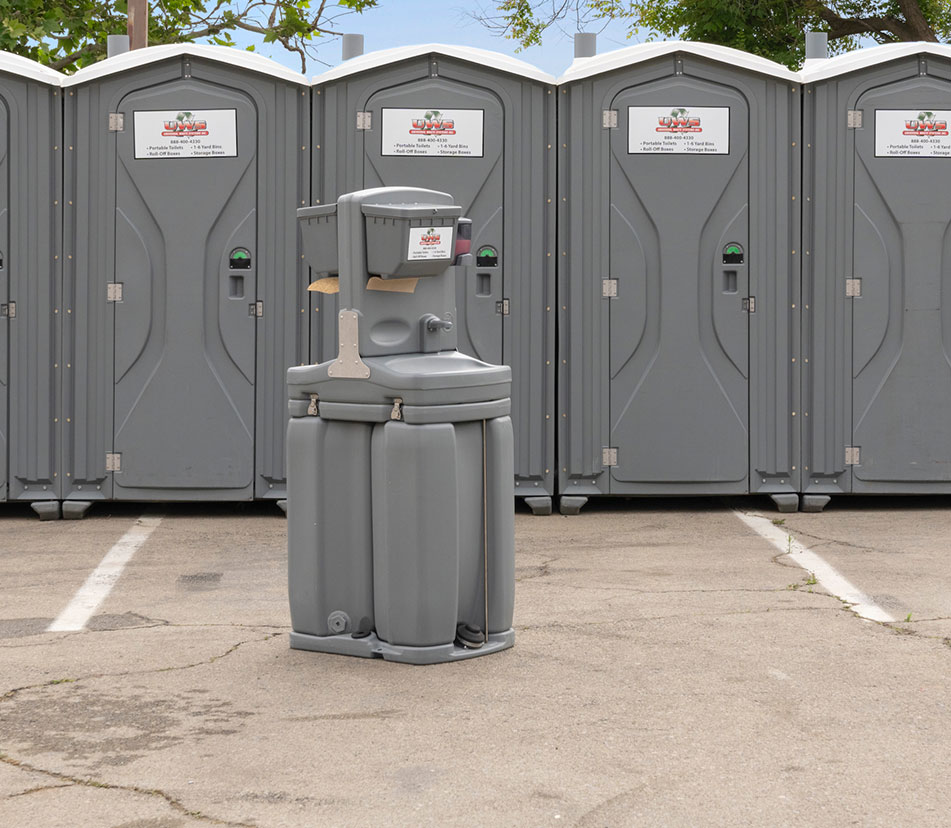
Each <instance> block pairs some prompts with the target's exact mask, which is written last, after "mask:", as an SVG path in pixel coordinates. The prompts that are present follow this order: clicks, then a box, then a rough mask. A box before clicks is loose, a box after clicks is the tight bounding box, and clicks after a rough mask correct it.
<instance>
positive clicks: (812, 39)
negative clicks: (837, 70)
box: [806, 32, 829, 60]
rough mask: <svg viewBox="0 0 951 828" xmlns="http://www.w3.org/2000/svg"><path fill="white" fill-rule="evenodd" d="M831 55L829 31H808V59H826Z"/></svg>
mask: <svg viewBox="0 0 951 828" xmlns="http://www.w3.org/2000/svg"><path fill="white" fill-rule="evenodd" d="M827 57H829V33H828V32H806V60H825V59H826V58H827Z"/></svg>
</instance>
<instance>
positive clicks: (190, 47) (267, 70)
mask: <svg viewBox="0 0 951 828" xmlns="http://www.w3.org/2000/svg"><path fill="white" fill-rule="evenodd" d="M180 55H191V56H192V57H197V58H202V59H203V60H214V61H217V62H219V63H226V64H228V65H229V66H237V67H239V68H240V69H247V70H248V71H250V72H257V73H259V74H261V75H271V76H272V77H275V78H280V79H281V80H285V81H289V82H290V83H299V84H301V85H302V86H308V85H309V84H308V83H307V78H305V77H304V76H303V75H302V74H301V73H300V72H295V71H294V70H293V69H288V68H287V67H286V66H282V65H281V64H280V63H277V62H276V61H273V60H271V59H270V58H266V57H262V56H261V55H256V54H255V53H254V52H248V51H245V50H244V49H233V48H231V47H230V46H206V45H204V44H201V43H172V44H169V45H167V46H149V47H148V48H146V49H134V50H133V51H131V52H123V53H122V54H121V55H115V56H114V57H110V58H106V59H105V60H100V61H99V62H98V63H93V64H92V65H91V66H86V67H84V68H83V69H80V70H79V71H78V72H76V73H75V74H73V75H68V76H67V77H66V78H65V80H64V81H63V86H76V85H77V84H80V83H86V82H87V81H91V80H95V79H96V78H102V77H106V76H107V75H114V74H116V73H117V72H125V71H127V70H129V69H134V68H136V67H138V66H145V65H147V64H149V63H156V62H157V61H160V60H168V58H173V57H179V56H180Z"/></svg>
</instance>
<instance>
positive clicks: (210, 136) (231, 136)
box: [133, 109, 238, 158]
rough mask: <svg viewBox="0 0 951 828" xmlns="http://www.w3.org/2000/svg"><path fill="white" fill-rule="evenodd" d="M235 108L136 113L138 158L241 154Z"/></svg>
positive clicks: (134, 126) (223, 156)
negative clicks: (239, 152) (239, 151)
mask: <svg viewBox="0 0 951 828" xmlns="http://www.w3.org/2000/svg"><path fill="white" fill-rule="evenodd" d="M237 120H238V116H237V110H234V109H202V110H195V111H194V112H193V111H191V110H188V109H168V110H154V109H151V110H141V111H136V112H133V130H134V133H135V135H134V137H135V157H136V158H234V157H235V156H237V154H238V123H237Z"/></svg>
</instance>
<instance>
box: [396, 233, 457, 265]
mask: <svg viewBox="0 0 951 828" xmlns="http://www.w3.org/2000/svg"><path fill="white" fill-rule="evenodd" d="M452 253H453V248H452V227H410V228H409V250H408V251H407V252H406V258H407V260H408V261H411V262H421V261H426V260H428V259H449V258H452Z"/></svg>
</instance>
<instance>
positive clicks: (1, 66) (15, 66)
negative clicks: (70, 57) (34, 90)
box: [0, 52, 66, 86]
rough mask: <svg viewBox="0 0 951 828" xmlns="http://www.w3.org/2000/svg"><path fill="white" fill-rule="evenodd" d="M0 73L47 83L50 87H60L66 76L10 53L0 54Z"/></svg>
mask: <svg viewBox="0 0 951 828" xmlns="http://www.w3.org/2000/svg"><path fill="white" fill-rule="evenodd" d="M0 72H8V73H9V74H11V75H19V76H20V77H23V78H29V79H30V80H35V81H41V82H42V83H48V84H49V85H50V86H62V85H63V81H64V80H66V75H64V74H63V73H62V72H57V71H56V70H55V69H50V68H49V66H44V65H43V64H42V63H37V62H36V61H35V60H30V59H29V58H25V57H21V56H20V55H14V54H12V53H11V52H0Z"/></svg>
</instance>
